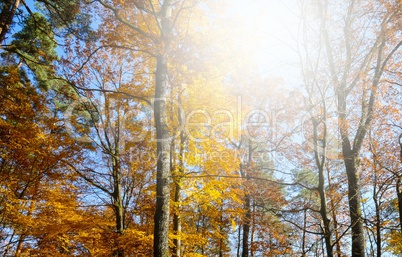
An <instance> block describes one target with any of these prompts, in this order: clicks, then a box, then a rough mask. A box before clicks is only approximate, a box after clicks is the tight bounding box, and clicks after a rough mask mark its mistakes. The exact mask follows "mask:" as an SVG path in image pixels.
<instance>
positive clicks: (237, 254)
mask: <svg viewBox="0 0 402 257" xmlns="http://www.w3.org/2000/svg"><path fill="white" fill-rule="evenodd" d="M241 231H242V227H241V225H239V228H238V233H237V251H236V256H237V257H240V246H241Z"/></svg>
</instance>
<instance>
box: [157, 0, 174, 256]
mask: <svg viewBox="0 0 402 257" xmlns="http://www.w3.org/2000/svg"><path fill="white" fill-rule="evenodd" d="M171 9H172V7H171V1H170V0H166V1H163V4H162V10H161V15H162V18H161V36H162V41H163V44H164V46H163V50H162V51H163V52H162V53H160V54H159V55H158V56H157V60H156V70H155V99H154V118H155V128H156V153H157V160H158V161H157V164H156V210H155V220H154V223H155V228H154V257H168V256H169V241H168V235H169V216H170V185H169V177H170V163H169V161H170V133H169V126H168V116H167V98H168V52H169V44H170V38H171V21H170V19H171V17H170V15H171Z"/></svg>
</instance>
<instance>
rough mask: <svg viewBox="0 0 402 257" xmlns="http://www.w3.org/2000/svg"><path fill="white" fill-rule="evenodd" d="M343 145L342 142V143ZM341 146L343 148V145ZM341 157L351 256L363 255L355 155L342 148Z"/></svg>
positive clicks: (359, 197) (358, 256)
mask: <svg viewBox="0 0 402 257" xmlns="http://www.w3.org/2000/svg"><path fill="white" fill-rule="evenodd" d="M342 145H344V143H342ZM343 148H345V147H344V146H343ZM343 158H344V162H345V167H346V173H347V176H348V190H349V191H348V199H349V212H350V221H351V227H352V256H353V257H364V256H365V243H364V241H365V240H364V230H363V220H362V210H361V206H360V203H361V195H360V184H359V179H358V175H357V168H356V166H357V163H356V161H357V157H356V155H355V154H354V153H353V152H352V151H350V150H348V149H344V150H343Z"/></svg>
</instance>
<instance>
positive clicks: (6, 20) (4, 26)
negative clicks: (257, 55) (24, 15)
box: [0, 0, 20, 45]
mask: <svg viewBox="0 0 402 257" xmlns="http://www.w3.org/2000/svg"><path fill="white" fill-rule="evenodd" d="M19 5H20V0H8V1H6V3H4V5H3V9H2V10H1V13H0V45H1V44H3V41H4V39H5V38H6V34H7V32H8V30H9V29H10V25H11V23H12V21H13V18H14V14H15V12H16V11H17V8H18V6H19Z"/></svg>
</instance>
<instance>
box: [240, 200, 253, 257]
mask: <svg viewBox="0 0 402 257" xmlns="http://www.w3.org/2000/svg"><path fill="white" fill-rule="evenodd" d="M250 202H251V199H250V195H249V194H246V196H245V199H244V209H245V210H246V215H245V218H244V224H243V250H242V255H241V256H242V257H248V253H249V245H248V243H249V235H250V221H251V204H250Z"/></svg>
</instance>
